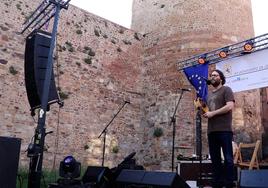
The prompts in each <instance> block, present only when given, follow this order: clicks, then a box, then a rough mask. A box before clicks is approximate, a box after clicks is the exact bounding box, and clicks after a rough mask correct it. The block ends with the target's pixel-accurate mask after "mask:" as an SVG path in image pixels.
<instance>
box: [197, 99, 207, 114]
mask: <svg viewBox="0 0 268 188" xmlns="http://www.w3.org/2000/svg"><path fill="white" fill-rule="evenodd" d="M194 105H195V107H196V108H197V109H201V111H202V113H206V112H208V111H209V109H208V106H207V105H206V103H205V102H204V101H203V100H202V99H201V98H197V99H195V100H194Z"/></svg>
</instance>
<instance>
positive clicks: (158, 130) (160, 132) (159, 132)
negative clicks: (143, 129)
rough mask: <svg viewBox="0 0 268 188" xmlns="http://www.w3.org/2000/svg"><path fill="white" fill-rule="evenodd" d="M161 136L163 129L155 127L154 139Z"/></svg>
mask: <svg viewBox="0 0 268 188" xmlns="http://www.w3.org/2000/svg"><path fill="white" fill-rule="evenodd" d="M162 135H163V129H162V128H160V127H157V128H155V129H154V137H156V138H159V137H161V136H162Z"/></svg>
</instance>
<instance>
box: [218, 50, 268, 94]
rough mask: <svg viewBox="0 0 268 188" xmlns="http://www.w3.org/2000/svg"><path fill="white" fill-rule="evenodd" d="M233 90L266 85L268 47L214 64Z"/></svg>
mask: <svg viewBox="0 0 268 188" xmlns="http://www.w3.org/2000/svg"><path fill="white" fill-rule="evenodd" d="M216 68H217V69H219V70H221V71H223V73H224V75H225V76H226V85H228V86H229V87H231V88H232V90H233V91H234V92H239V91H245V90H250V89H257V88H263V87H267V86H268V49H265V50H261V51H258V52H254V53H252V54H248V55H244V56H240V57H236V58H232V59H228V60H225V61H221V62H219V63H217V64H216Z"/></svg>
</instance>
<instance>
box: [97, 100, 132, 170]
mask: <svg viewBox="0 0 268 188" xmlns="http://www.w3.org/2000/svg"><path fill="white" fill-rule="evenodd" d="M126 104H129V102H128V101H125V102H124V104H123V105H122V106H121V107H120V108H119V110H118V111H117V113H116V114H115V115H114V117H113V118H112V119H111V121H110V122H109V123H108V124H107V125H106V126H105V128H104V129H103V130H102V132H101V133H100V135H99V136H98V138H100V137H101V135H104V136H103V148H102V163H101V166H104V157H105V142H106V133H107V129H108V127H109V126H110V125H111V123H112V122H113V120H114V119H115V118H116V116H117V115H118V114H119V112H120V111H121V110H122V109H123V108H124V106H125V105H126Z"/></svg>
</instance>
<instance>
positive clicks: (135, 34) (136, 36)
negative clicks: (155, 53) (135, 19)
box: [134, 33, 141, 41]
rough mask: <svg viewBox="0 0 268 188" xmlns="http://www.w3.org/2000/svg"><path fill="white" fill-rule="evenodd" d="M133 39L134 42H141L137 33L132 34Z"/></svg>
mask: <svg viewBox="0 0 268 188" xmlns="http://www.w3.org/2000/svg"><path fill="white" fill-rule="evenodd" d="M134 38H135V39H136V40H138V41H140V40H141V39H140V37H139V35H138V33H134Z"/></svg>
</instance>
